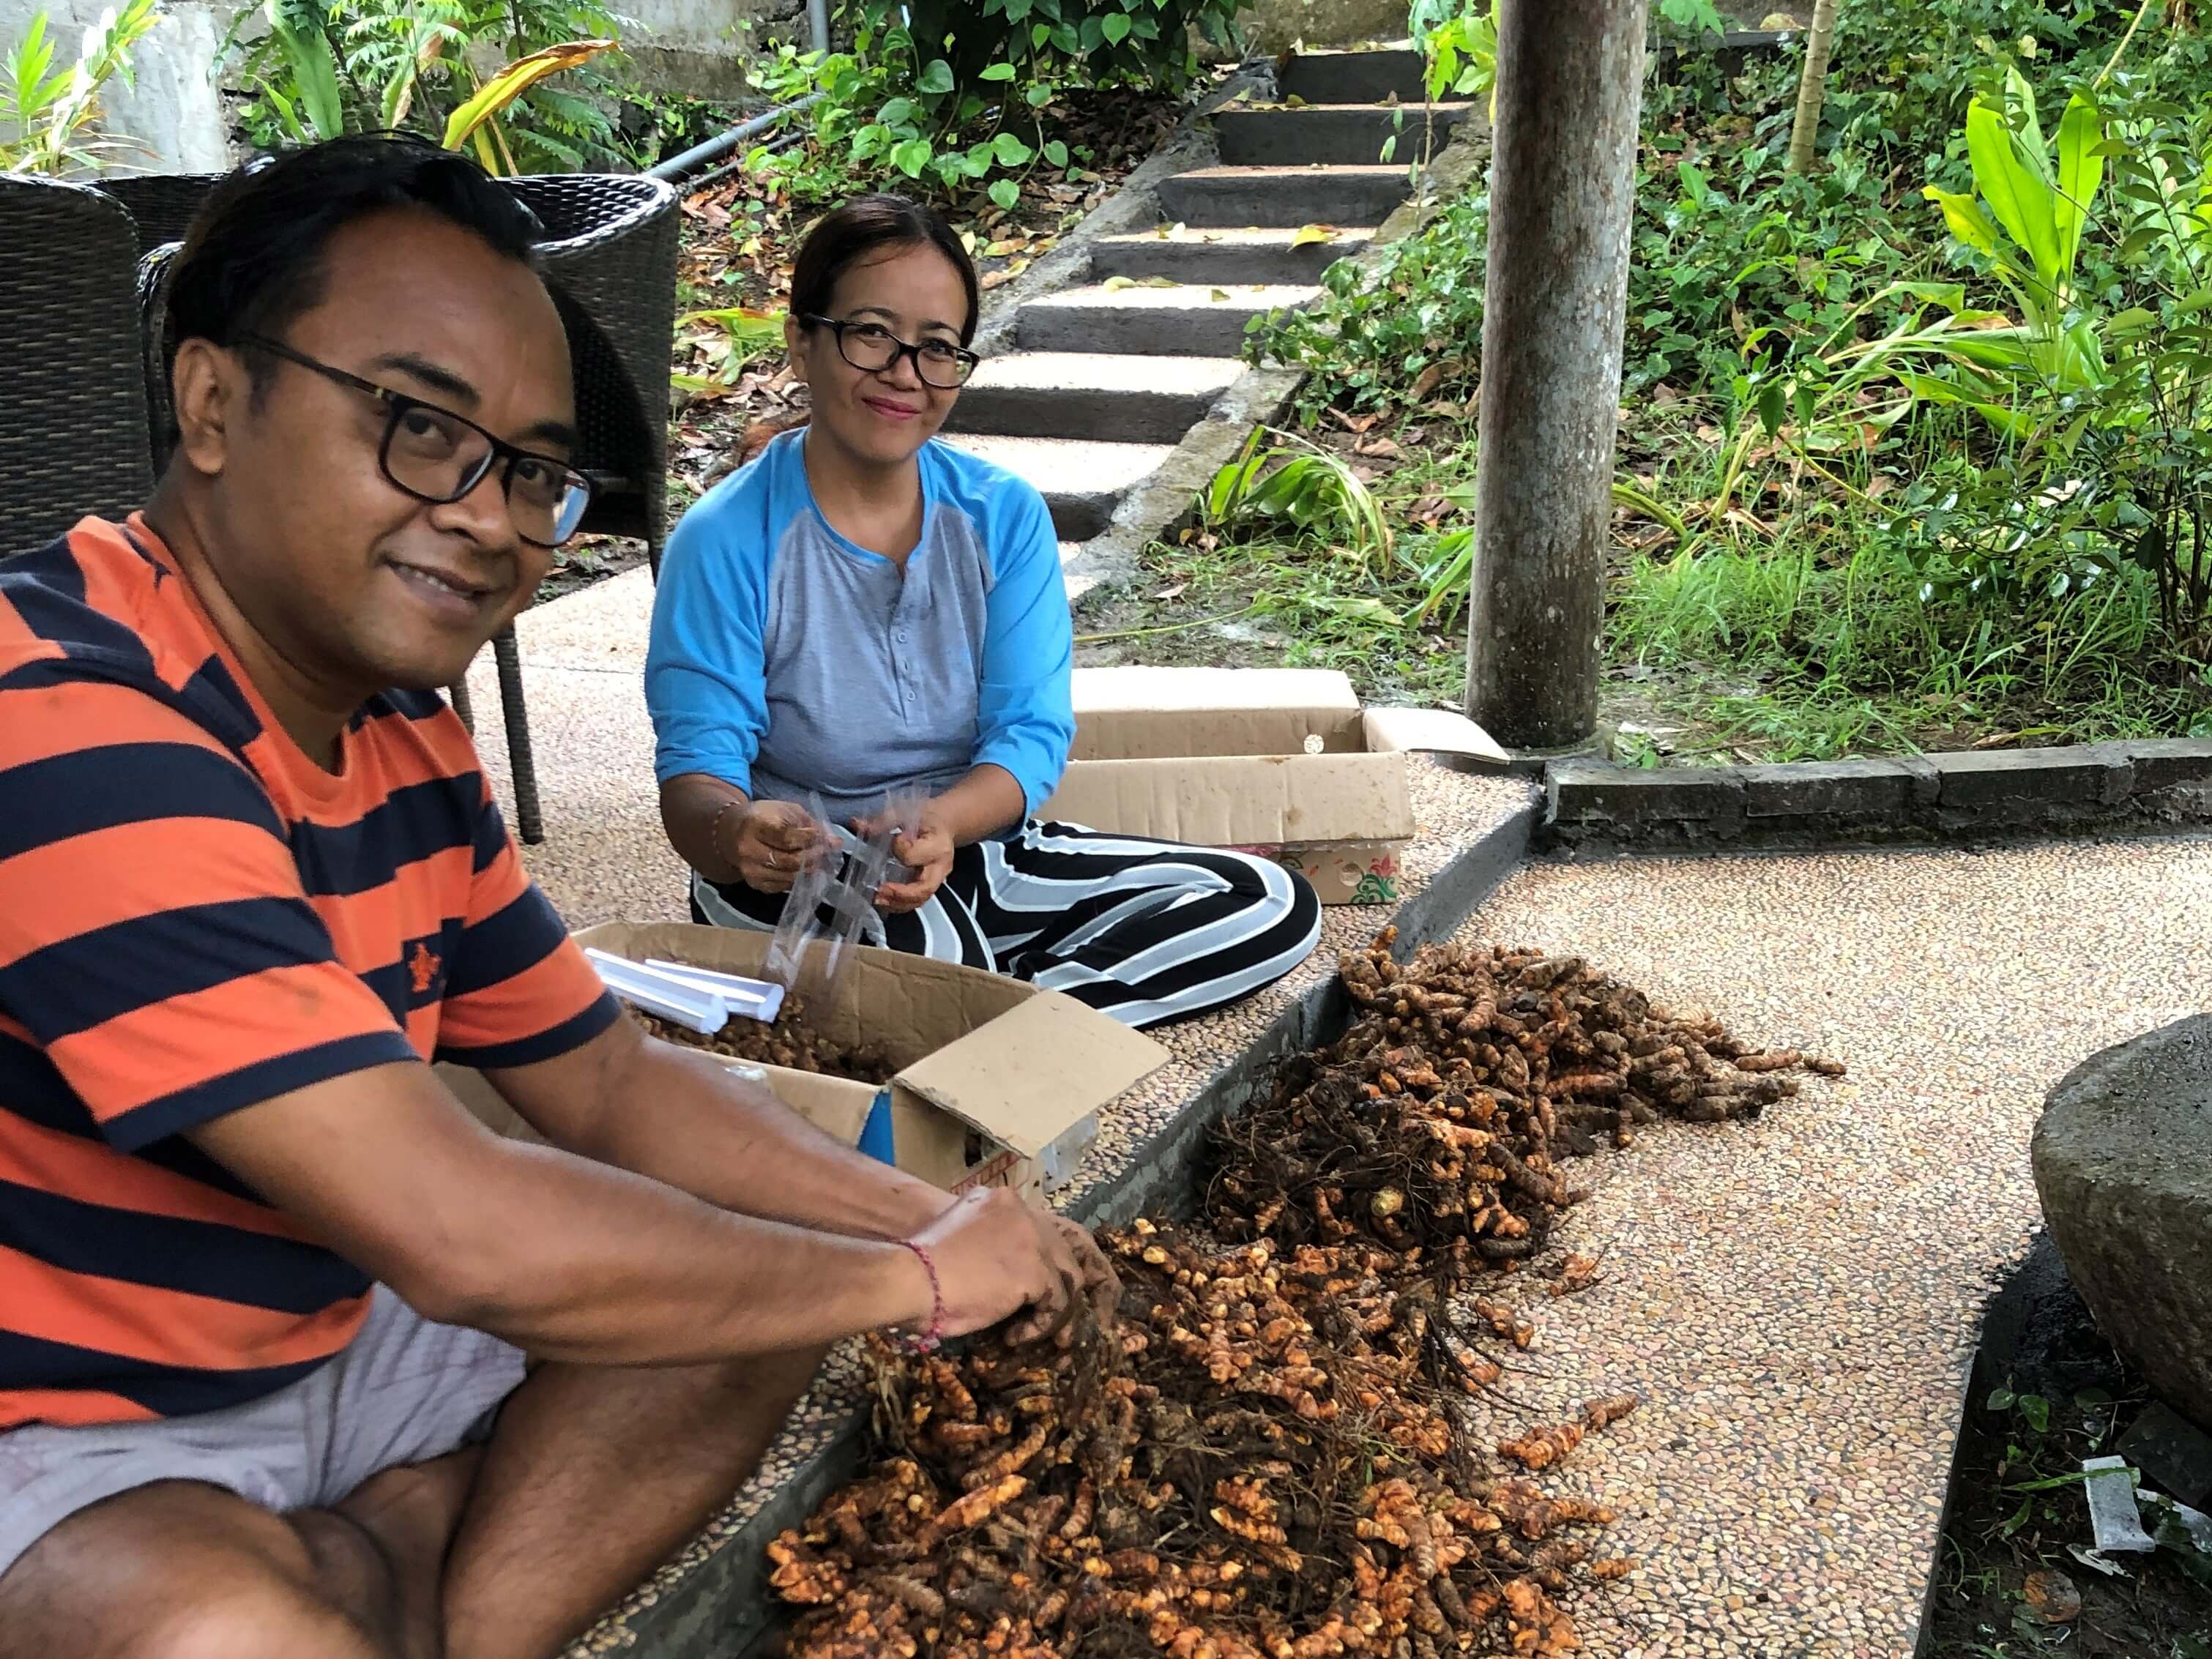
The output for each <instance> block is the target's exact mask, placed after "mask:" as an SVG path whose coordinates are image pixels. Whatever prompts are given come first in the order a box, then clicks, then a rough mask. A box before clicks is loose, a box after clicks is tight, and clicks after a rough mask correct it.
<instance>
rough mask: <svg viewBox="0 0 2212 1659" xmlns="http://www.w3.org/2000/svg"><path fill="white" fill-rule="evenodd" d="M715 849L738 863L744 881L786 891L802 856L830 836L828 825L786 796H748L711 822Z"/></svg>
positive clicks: (796, 874) (803, 861)
mask: <svg viewBox="0 0 2212 1659" xmlns="http://www.w3.org/2000/svg"><path fill="white" fill-rule="evenodd" d="M715 831H716V833H715V836H714V840H715V842H716V846H715V851H717V852H719V853H720V854H721V855H722V856H723V857H724V858H726V859H727V860H729V861H730V862H731V863H732V864H733V865H735V866H737V867H738V874H739V875H740V876H742V877H744V883H745V885H746V886H748V887H750V888H752V889H754V890H756V891H757V892H763V893H787V892H789V891H790V890H791V888H792V884H793V883H794V882H796V881H797V880H798V879H799V872H800V871H802V870H804V869H805V867H806V860H807V859H808V858H809V857H810V856H811V855H812V854H814V853H815V852H816V850H817V848H820V847H822V846H823V845H824V844H825V843H826V842H828V840H829V831H828V830H827V829H825V828H824V827H823V825H821V824H818V823H816V822H815V821H814V820H813V819H812V818H811V817H808V816H807V813H806V809H805V807H803V806H794V805H792V804H791V803H790V802H789V801H782V800H757V801H748V802H747V803H746V804H745V805H743V806H732V808H730V809H729V811H726V812H725V813H724V814H723V815H722V817H721V818H720V820H719V821H718V822H717V823H716V826H715Z"/></svg>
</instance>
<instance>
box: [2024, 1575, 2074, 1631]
mask: <svg viewBox="0 0 2212 1659" xmlns="http://www.w3.org/2000/svg"><path fill="white" fill-rule="evenodd" d="M2020 1593H2021V1595H2022V1596H2023V1597H2025V1598H2026V1599H2027V1605H2028V1606H2030V1607H2033V1608H2034V1609H2035V1613H2036V1616H2037V1617H2038V1618H2039V1619H2041V1620H2043V1622H2044V1623H2045V1624H2046V1625H2063V1624H2066V1623H2068V1622H2069V1620H2075V1619H2078V1618H2080V1617H2081V1591H2080V1590H2078V1589H2075V1588H2074V1581H2073V1580H2072V1579H2071V1578H2069V1577H2067V1576H2066V1575H2065V1574H2064V1573H2063V1572H2060V1571H2058V1570H2057V1568H2055V1567H2045V1568H2043V1569H2041V1570H2039V1571H2035V1572H2031V1573H2030V1574H2028V1575H2027V1582H2026V1583H2022V1584H2021V1587H2020Z"/></svg>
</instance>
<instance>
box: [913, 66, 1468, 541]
mask: <svg viewBox="0 0 2212 1659" xmlns="http://www.w3.org/2000/svg"><path fill="white" fill-rule="evenodd" d="M1279 91H1280V93H1281V94H1282V96H1283V99H1284V102H1283V104H1281V105H1279V106H1265V107H1261V108H1256V109H1255V108H1249V107H1239V106H1230V107H1227V108H1225V109H1222V110H1220V111H1218V112H1216V113H1215V114H1214V116H1213V124H1214V130H1215V133H1216V136H1217V137H1218V144H1219V150H1220V165H1218V166H1216V167H1201V168H1198V169H1196V170H1194V171H1191V172H1188V173H1181V174H1179V175H1177V176H1176V177H1174V178H1171V179H1166V180H1164V182H1163V183H1162V185H1161V186H1160V192H1159V194H1160V208H1161V215H1162V219H1163V223H1162V225H1161V227H1160V228H1159V229H1158V231H1157V232H1154V233H1151V234H1137V235H1124V236H1107V237H1102V238H1101V239H1099V240H1098V241H1097V243H1095V244H1094V245H1093V246H1092V249H1091V272H1090V274H1091V283H1090V284H1089V285H1087V286H1084V287H1079V288H1073V289H1065V290H1063V291H1061V292H1060V293H1057V294H1052V295H1046V296H1045V297H1043V298H1042V299H1038V300H1032V301H1029V302H1028V303H1027V304H1025V305H1024V306H1023V307H1021V309H1020V311H1019V312H1018V313H1017V315H1016V318H1015V322H1014V337H1015V344H1016V349H1014V350H1013V351H1012V352H1010V353H1006V354H1005V355H1002V356H994V357H991V358H988V359H987V360H986V361H985V362H984V364H983V366H982V368H981V369H979V370H978V371H977V372H976V374H975V379H974V380H972V381H971V382H970V383H969V386H968V389H967V390H966V391H965V392H963V393H962V394H961V398H960V401H959V403H958V404H957V405H956V406H955V409H954V411H953V417H952V419H951V422H949V423H948V431H949V432H950V433H951V435H952V440H951V441H953V442H955V443H957V444H958V445H960V446H961V447H963V448H967V449H970V450H973V451H975V453H978V454H981V455H985V456H987V457H988V458H989V459H993V460H995V461H997V462H999V463H1000V465H1004V466H1006V467H1008V468H1011V469H1012V471H1015V472H1018V473H1019V474H1020V475H1021V476H1023V477H1025V478H1027V479H1028V480H1029V481H1030V483H1034V484H1035V485H1036V487H1037V488H1038V489H1039V490H1041V491H1042V493H1043V495H1044V498H1045V500H1046V501H1047V503H1048V505H1049V506H1050V507H1051V508H1052V515H1053V523H1054V526H1055V528H1056V529H1057V530H1058V532H1059V533H1060V536H1061V538H1063V539H1062V542H1061V554H1062V557H1063V558H1066V556H1069V555H1070V554H1071V553H1072V552H1073V550H1074V549H1075V547H1076V546H1077V545H1079V544H1081V543H1082V542H1084V541H1085V540H1087V539H1089V538H1091V537H1092V536H1095V535H1097V534H1098V533H1099V532H1101V531H1103V529H1104V528H1105V527H1106V526H1107V524H1108V522H1109V520H1111V519H1112V518H1113V516H1114V512H1115V508H1116V507H1118V506H1119V505H1120V504H1121V501H1122V499H1123V497H1125V496H1126V495H1127V494H1128V493H1129V492H1130V491H1131V490H1132V489H1135V488H1137V487H1138V486H1139V484H1141V483H1144V482H1145V480H1146V479H1147V478H1149V477H1151V476H1152V474H1153V473H1154V472H1155V471H1158V468H1159V466H1160V465H1161V464H1162V463H1163V462H1164V461H1165V460H1166V459H1167V458H1168V456H1169V454H1170V452H1171V451H1172V449H1173V447H1174V446H1175V444H1176V442H1177V441H1179V440H1180V439H1181V438H1182V435H1183V434H1184V433H1185V432H1187V431H1188V429H1189V428H1191V427H1192V426H1193V425H1194V424H1195V423H1196V422H1199V421H1200V420H1202V419H1203V418H1204V417H1205V416H1206V410H1208V409H1210V408H1211V407H1212V404H1213V403H1214V401H1215V399H1217V398H1219V397H1220V396H1221V394H1222V393H1223V392H1225V391H1227V390H1228V388H1229V386H1230V385H1231V383H1232V382H1233V381H1234V380H1236V379H1237V375H1238V374H1239V373H1240V372H1241V371H1242V368H1243V363H1242V362H1241V353H1242V352H1243V343H1244V338H1245V332H1246V329H1247V326H1248V325H1249V323H1250V322H1251V321H1252V319H1255V318H1257V317H1262V316H1265V315H1266V314H1267V313H1269V312H1271V311H1276V310H1295V309H1297V308H1299V307H1304V306H1308V305H1310V304H1312V303H1313V301H1315V300H1316V298H1317V297H1319V295H1320V293H1321V289H1320V286H1319V284H1320V280H1321V274H1322V271H1323V270H1327V269H1328V266H1329V265H1330V264H1334V262H1335V261H1337V260H1339V259H1341V258H1346V257H1347V256H1349V255H1352V254H1355V253H1358V252H1360V251H1361V250H1362V249H1363V248H1364V247H1366V246H1368V245H1369V243H1370V240H1372V237H1373V234H1374V228H1375V227H1376V226H1377V225H1379V224H1380V223H1382V222H1383V219H1384V218H1386V217H1387V216H1389V213H1390V211H1391V210H1392V209H1394V208H1395V207H1396V206H1397V205H1398V204H1399V203H1401V202H1402V201H1403V200H1404V199H1405V197H1406V195H1407V190H1408V189H1409V187H1410V181H1409V174H1408V166H1407V164H1408V163H1409V162H1411V161H1415V160H1417V159H1419V156H1420V155H1421V154H1422V151H1423V148H1424V145H1425V143H1434V144H1436V145H1437V146H1439V147H1440V146H1441V145H1442V144H1443V142H1444V140H1445V139H1446V138H1447V137H1449V133H1450V130H1451V129H1452V128H1453V127H1454V126H1455V125H1456V124H1457V123H1459V122H1460V121H1462V120H1463V119H1464V118H1466V116H1467V113H1468V106H1466V105H1463V104H1460V105H1437V106H1423V105H1422V103H1421V101H1420V100H1421V97H1422V88H1421V64H1420V59H1419V57H1418V56H1417V55H1416V54H1414V53H1413V52H1327V53H1318V54H1314V55H1310V56H1302V57H1299V58H1294V59H1292V60H1291V62H1290V63H1289V64H1286V65H1285V68H1284V70H1283V72H1282V76H1281V80H1280V86H1279ZM1394 135H1395V137H1396V139H1397V144H1396V148H1395V152H1394V154H1393V159H1392V161H1390V162H1389V164H1387V165H1385V164H1383V162H1382V161H1381V159H1380V158H1381V156H1382V155H1383V148H1384V146H1385V145H1386V143H1389V140H1390V139H1391V138H1392V137H1393V136H1394ZM1312 224H1321V225H1326V226H1328V227H1329V228H1330V234H1329V237H1328V240H1327V241H1326V242H1314V241H1311V240H1309V241H1308V242H1306V243H1305V244H1304V246H1297V245H1296V244H1297V234H1298V231H1299V229H1300V228H1303V227H1304V226H1307V225H1312Z"/></svg>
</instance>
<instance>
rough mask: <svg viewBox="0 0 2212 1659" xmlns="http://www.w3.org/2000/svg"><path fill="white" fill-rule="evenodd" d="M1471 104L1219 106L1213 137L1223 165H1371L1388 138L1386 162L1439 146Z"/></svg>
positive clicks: (1407, 159) (1402, 162) (1402, 161)
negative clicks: (1394, 145) (1391, 144)
mask: <svg viewBox="0 0 2212 1659" xmlns="http://www.w3.org/2000/svg"><path fill="white" fill-rule="evenodd" d="M1473 109H1474V105H1472V104H1323V105H1313V106H1308V107H1307V108H1304V109H1284V108H1279V107H1275V108H1267V109H1236V108H1231V109H1224V110H1218V111H1216V112H1214V117H1213V131H1214V136H1215V137H1217V138H1218V140H1219V141H1220V144H1221V161H1222V165H1223V166H1225V167H1309V166H1312V165H1315V164H1316V163H1318V164H1319V165H1321V166H1322V167H1371V166H1376V165H1379V164H1381V163H1382V161H1383V146H1384V145H1385V144H1387V143H1389V141H1390V140H1391V139H1392V138H1393V137H1395V138H1396V139H1397V141H1398V144H1397V148H1396V149H1394V150H1393V151H1391V153H1390V165H1392V166H1394V167H1405V166H1407V164H1408V163H1411V162H1414V161H1420V160H1422V159H1423V157H1424V155H1425V154H1427V149H1426V148H1425V147H1426V146H1428V145H1431V144H1433V146H1434V148H1435V149H1443V146H1444V144H1445V143H1446V141H1447V140H1449V138H1450V137H1451V132H1452V129H1453V128H1454V127H1455V126H1457V125H1459V124H1460V123H1461V122H1462V121H1463V120H1465V119H1466V118H1467V117H1468V112H1470V111H1471V110H1473Z"/></svg>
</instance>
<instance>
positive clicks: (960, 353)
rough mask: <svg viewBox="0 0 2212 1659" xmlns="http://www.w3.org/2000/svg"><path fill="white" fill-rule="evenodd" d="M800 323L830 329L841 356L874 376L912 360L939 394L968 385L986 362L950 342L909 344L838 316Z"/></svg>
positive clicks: (879, 326)
mask: <svg viewBox="0 0 2212 1659" xmlns="http://www.w3.org/2000/svg"><path fill="white" fill-rule="evenodd" d="M799 320H800V321H801V322H803V323H805V324H806V325H808V326H809V327H811V328H826V329H828V330H829V331H830V332H831V333H832V334H835V335H836V337H837V355H838V356H841V357H842V358H843V359H844V360H845V361H846V362H848V363H850V364H852V366H853V367H854V368H857V369H862V370H865V371H866V373H868V374H884V373H887V372H888V371H889V370H890V368H891V366H892V365H893V364H894V363H896V362H898V360H899V359H900V358H902V357H910V358H912V359H913V360H914V372H915V374H919V375H920V376H921V383H922V384H923V385H924V386H935V387H936V388H937V389H938V390H939V392H955V391H957V390H958V389H959V388H960V387H962V386H965V385H967V384H968V377H969V375H971V374H974V373H975V365H976V364H978V363H980V362H982V361H983V360H982V359H981V357H978V356H976V355H975V353H974V352H972V351H969V350H968V349H966V348H965V347H963V346H957V345H955V344H953V343H952V342H951V341H950V340H924V341H922V342H921V343H920V344H918V345H909V344H908V343H907V342H906V341H904V340H902V339H900V338H899V337H898V336H897V335H896V334H894V333H892V332H891V331H890V330H889V329H887V328H885V327H884V325H882V324H881V323H841V322H839V321H838V320H837V319H836V318H835V317H802V318H800V319H799Z"/></svg>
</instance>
